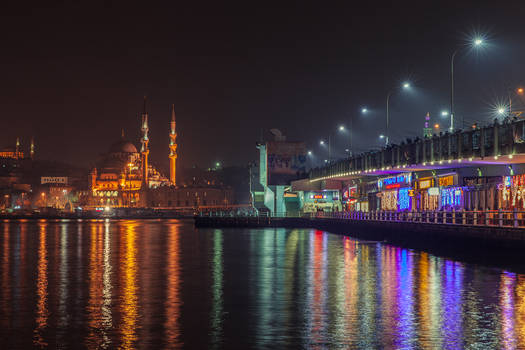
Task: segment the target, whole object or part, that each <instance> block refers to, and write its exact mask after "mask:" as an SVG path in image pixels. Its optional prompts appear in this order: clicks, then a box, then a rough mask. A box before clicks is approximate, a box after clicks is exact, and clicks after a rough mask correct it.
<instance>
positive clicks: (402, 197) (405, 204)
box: [377, 174, 412, 211]
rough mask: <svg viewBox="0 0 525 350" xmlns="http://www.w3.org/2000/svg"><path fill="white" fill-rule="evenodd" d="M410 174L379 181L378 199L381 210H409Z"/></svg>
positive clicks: (410, 207)
mask: <svg viewBox="0 0 525 350" xmlns="http://www.w3.org/2000/svg"><path fill="white" fill-rule="evenodd" d="M411 182H412V175H411V174H399V175H397V176H392V177H387V178H384V179H379V180H378V181H377V187H378V188H379V191H380V193H379V197H380V198H381V210H389V211H396V210H411V209H412V203H411V202H412V201H411V196H410V195H411V192H410V191H411V189H410V185H411Z"/></svg>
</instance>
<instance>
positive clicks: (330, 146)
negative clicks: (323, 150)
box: [319, 135, 332, 161]
mask: <svg viewBox="0 0 525 350" xmlns="http://www.w3.org/2000/svg"><path fill="white" fill-rule="evenodd" d="M331 143H332V142H331V135H328V161H331V157H332V145H331ZM319 144H320V145H321V146H324V145H325V144H326V142H324V140H321V141H319Z"/></svg>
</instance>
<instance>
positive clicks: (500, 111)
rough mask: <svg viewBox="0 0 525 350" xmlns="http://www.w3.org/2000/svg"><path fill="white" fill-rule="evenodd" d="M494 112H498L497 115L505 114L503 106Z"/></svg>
mask: <svg viewBox="0 0 525 350" xmlns="http://www.w3.org/2000/svg"><path fill="white" fill-rule="evenodd" d="M496 113H498V114H499V115H503V114H505V108H503V107H499V108H498V109H497V110H496Z"/></svg>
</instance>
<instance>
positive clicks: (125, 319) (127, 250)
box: [120, 221, 138, 349]
mask: <svg viewBox="0 0 525 350" xmlns="http://www.w3.org/2000/svg"><path fill="white" fill-rule="evenodd" d="M136 227H137V223H136V222H135V221H126V222H123V223H122V228H123V231H124V232H122V233H121V236H123V239H122V240H121V241H120V245H121V247H120V251H121V252H124V261H122V262H121V264H120V269H121V276H122V277H121V278H122V288H123V290H122V302H121V311H122V329H121V337H122V339H121V342H122V344H121V348H123V349H133V348H134V344H135V342H136V340H137V318H138V302H137V299H138V298H137V247H136V232H135V229H136Z"/></svg>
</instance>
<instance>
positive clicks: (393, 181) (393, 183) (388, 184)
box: [377, 174, 412, 190]
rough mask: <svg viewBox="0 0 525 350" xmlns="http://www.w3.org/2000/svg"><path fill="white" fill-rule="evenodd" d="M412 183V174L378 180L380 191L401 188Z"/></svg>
mask: <svg viewBox="0 0 525 350" xmlns="http://www.w3.org/2000/svg"><path fill="white" fill-rule="evenodd" d="M411 181H412V175H411V174H400V175H397V176H392V177H387V178H385V179H379V180H377V186H378V187H379V189H380V190H390V189H394V188H400V187H401V185H407V184H410V182H411Z"/></svg>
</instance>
